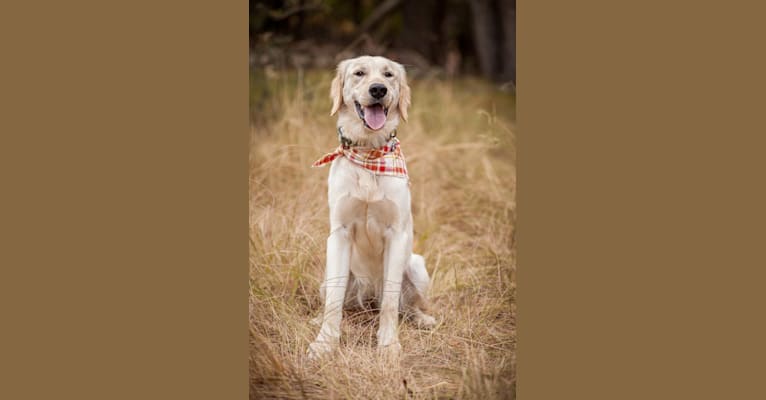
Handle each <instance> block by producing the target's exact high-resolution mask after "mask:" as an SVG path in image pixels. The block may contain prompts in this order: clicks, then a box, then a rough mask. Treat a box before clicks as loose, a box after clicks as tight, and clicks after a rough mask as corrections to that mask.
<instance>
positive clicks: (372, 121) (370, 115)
mask: <svg viewBox="0 0 766 400" xmlns="http://www.w3.org/2000/svg"><path fill="white" fill-rule="evenodd" d="M364 122H366V123H367V126H369V127H370V128H371V129H372V130H375V131H377V130H378V129H380V128H382V127H383V125H384V124H385V123H386V114H385V113H384V112H383V106H381V105H380V104H375V105H374V106H370V107H365V108H364Z"/></svg>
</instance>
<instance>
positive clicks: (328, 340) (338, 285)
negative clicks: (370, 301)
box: [308, 225, 351, 358]
mask: <svg viewBox="0 0 766 400" xmlns="http://www.w3.org/2000/svg"><path fill="white" fill-rule="evenodd" d="M350 239H351V238H350V237H349V228H348V227H347V226H345V225H341V226H338V227H337V228H335V229H333V231H332V233H330V237H328V238H327V267H326V272H325V282H324V286H325V290H324V292H325V296H324V316H323V317H322V328H321V329H320V330H319V334H318V335H317V338H316V340H314V342H313V343H311V344H310V345H309V350H308V353H309V357H311V358H317V357H319V356H321V355H323V354H325V353H328V352H331V351H333V350H335V349H336V348H337V347H338V343H339V342H340V321H341V318H342V317H343V300H344V298H345V295H346V284H347V283H348V275H349V263H350V262H351V240H350Z"/></svg>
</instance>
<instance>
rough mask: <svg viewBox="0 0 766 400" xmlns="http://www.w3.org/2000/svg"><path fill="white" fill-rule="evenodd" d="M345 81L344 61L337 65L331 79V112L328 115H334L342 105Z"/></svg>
mask: <svg viewBox="0 0 766 400" xmlns="http://www.w3.org/2000/svg"><path fill="white" fill-rule="evenodd" d="M345 80H346V61H341V62H340V64H338V69H337V72H336V73H335V78H333V80H332V83H331V84H330V98H331V99H332V110H331V111H330V115H331V116H332V115H335V113H336V112H338V110H339V109H340V106H341V104H343V81H345Z"/></svg>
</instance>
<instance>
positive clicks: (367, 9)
mask: <svg viewBox="0 0 766 400" xmlns="http://www.w3.org/2000/svg"><path fill="white" fill-rule="evenodd" d="M250 39H251V40H250V44H251V49H252V50H253V52H254V53H262V54H263V53H268V54H269V56H266V57H260V58H259V57H251V58H252V59H255V60H256V61H258V60H261V59H262V60H264V61H263V62H265V63H271V62H274V59H273V57H271V55H273V54H274V53H279V54H282V57H287V58H289V57H291V54H292V55H293V58H295V57H303V58H306V59H308V60H327V59H328V57H330V58H332V57H340V56H348V55H349V54H358V53H370V54H380V55H390V56H392V55H393V56H396V58H398V59H400V60H402V62H405V63H408V64H411V65H417V66H418V67H419V68H421V69H422V68H423V65H424V64H425V66H426V67H428V66H431V67H433V66H438V67H440V68H441V70H443V71H444V72H445V73H446V75H447V76H454V75H456V74H459V73H466V72H468V73H470V72H472V71H476V68H477V67H478V72H480V73H481V75H483V76H485V77H487V78H489V79H492V80H494V81H497V82H506V81H512V82H514V83H515V81H516V1H515V0H383V1H373V0H258V1H256V0H251V1H250ZM275 47H278V48H279V51H276V52H275V51H272V50H274V48H275ZM312 52H313V54H312ZM297 53H300V54H297ZM330 53H331V54H332V55H330ZM325 63H326V61H325ZM277 64H278V65H281V66H286V65H292V64H290V63H287V62H279V63H277Z"/></svg>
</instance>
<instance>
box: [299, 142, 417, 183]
mask: <svg viewBox="0 0 766 400" xmlns="http://www.w3.org/2000/svg"><path fill="white" fill-rule="evenodd" d="M338 157H346V158H347V159H348V160H349V161H351V162H352V163H354V164H355V165H357V166H359V167H362V168H364V169H366V170H368V171H371V172H373V173H374V174H375V175H386V176H397V177H400V178H407V177H408V176H407V165H406V163H405V162H404V154H402V150H401V146H400V145H399V139H397V138H396V137H392V138H391V139H389V141H388V142H387V143H386V144H385V145H383V146H382V147H378V148H365V147H351V146H348V145H344V144H343V143H342V144H341V145H340V146H338V148H337V149H335V151H333V152H332V153H329V154H325V155H324V157H322V158H320V159H319V160H316V161H315V162H314V164H313V165H312V167H321V166H323V165H325V164H328V163H330V162H332V161H333V160H335V159H336V158H338Z"/></svg>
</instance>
